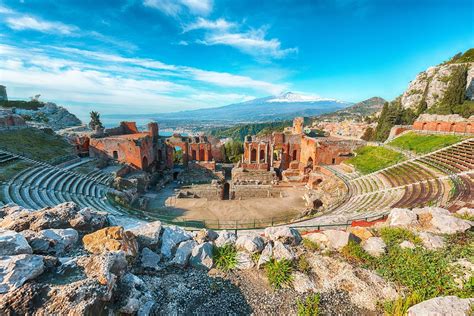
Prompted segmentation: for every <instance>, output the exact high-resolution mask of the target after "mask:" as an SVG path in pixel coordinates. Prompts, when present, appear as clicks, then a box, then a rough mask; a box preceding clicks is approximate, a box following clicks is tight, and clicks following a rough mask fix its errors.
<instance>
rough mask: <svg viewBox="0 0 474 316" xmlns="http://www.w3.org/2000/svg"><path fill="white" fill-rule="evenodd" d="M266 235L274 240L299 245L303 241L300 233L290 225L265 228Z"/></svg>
mask: <svg viewBox="0 0 474 316" xmlns="http://www.w3.org/2000/svg"><path fill="white" fill-rule="evenodd" d="M264 234H265V237H267V238H268V239H270V240H272V241H277V240H278V241H281V242H282V243H284V244H291V245H297V244H299V243H300V241H301V235H300V233H299V232H298V231H297V230H296V229H294V228H290V227H288V226H280V227H267V228H265V232H264Z"/></svg>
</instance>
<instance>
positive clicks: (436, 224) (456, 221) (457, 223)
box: [431, 215, 471, 234]
mask: <svg viewBox="0 0 474 316" xmlns="http://www.w3.org/2000/svg"><path fill="white" fill-rule="evenodd" d="M431 225H432V226H433V228H434V230H435V232H439V233H441V234H455V233H458V232H464V231H466V230H468V229H469V228H471V224H470V223H469V222H468V221H466V220H463V219H460V218H457V217H454V216H451V215H434V216H433V218H432V219H431Z"/></svg>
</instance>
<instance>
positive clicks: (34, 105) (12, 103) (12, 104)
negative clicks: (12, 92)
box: [0, 100, 44, 111]
mask: <svg viewBox="0 0 474 316" xmlns="http://www.w3.org/2000/svg"><path fill="white" fill-rule="evenodd" d="M0 106H2V107H4V108H16V109H22V110H34V111H37V110H39V108H42V107H43V106H44V103H43V102H40V101H38V100H31V101H21V100H8V101H6V100H4V101H0Z"/></svg>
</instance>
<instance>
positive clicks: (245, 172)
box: [232, 167, 278, 184]
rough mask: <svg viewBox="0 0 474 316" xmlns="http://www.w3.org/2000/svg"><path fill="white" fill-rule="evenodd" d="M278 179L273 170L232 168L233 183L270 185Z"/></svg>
mask: <svg viewBox="0 0 474 316" xmlns="http://www.w3.org/2000/svg"><path fill="white" fill-rule="evenodd" d="M276 179H278V178H277V175H276V172H275V171H273V170H270V171H267V170H254V169H251V168H245V167H243V168H233V169H232V180H233V182H234V183H237V184H238V183H254V184H255V183H263V184H270V183H272V181H274V180H276Z"/></svg>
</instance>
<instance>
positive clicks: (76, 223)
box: [69, 207, 107, 232]
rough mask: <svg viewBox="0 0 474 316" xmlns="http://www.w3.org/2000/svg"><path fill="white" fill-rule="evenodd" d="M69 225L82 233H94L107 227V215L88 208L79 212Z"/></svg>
mask: <svg viewBox="0 0 474 316" xmlns="http://www.w3.org/2000/svg"><path fill="white" fill-rule="evenodd" d="M69 224H70V225H71V227H72V228H74V229H76V230H78V231H80V232H93V231H96V230H99V229H101V228H103V227H104V226H106V224H107V213H106V212H96V211H93V210H91V209H90V208H88V207H86V208H83V209H82V210H80V211H79V212H77V214H76V216H74V218H72V219H70V220H69Z"/></svg>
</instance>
